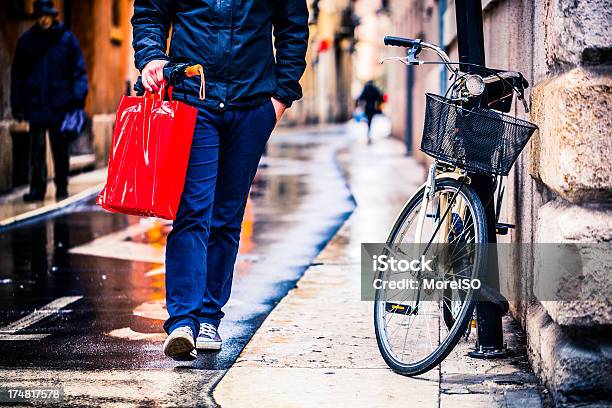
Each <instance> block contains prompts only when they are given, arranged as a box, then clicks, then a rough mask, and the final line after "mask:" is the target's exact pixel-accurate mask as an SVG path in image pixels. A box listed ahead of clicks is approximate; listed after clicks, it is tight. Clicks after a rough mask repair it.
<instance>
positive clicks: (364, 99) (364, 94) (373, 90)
mask: <svg viewBox="0 0 612 408" xmlns="http://www.w3.org/2000/svg"><path fill="white" fill-rule="evenodd" d="M383 101H384V96H383V94H382V92H381V91H380V89H378V87H377V86H376V85H375V84H374V81H368V82H366V84H365V86H364V87H363V91H361V95H359V98H357V105H358V106H359V105H360V104H363V105H365V106H364V112H365V115H366V118H367V120H368V144H371V143H372V119H374V115H376V114H377V113H380V105H381V104H382V103H383Z"/></svg>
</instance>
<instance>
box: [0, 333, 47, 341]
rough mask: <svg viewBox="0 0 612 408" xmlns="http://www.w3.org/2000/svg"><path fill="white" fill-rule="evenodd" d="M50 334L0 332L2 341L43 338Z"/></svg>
mask: <svg viewBox="0 0 612 408" xmlns="http://www.w3.org/2000/svg"><path fill="white" fill-rule="evenodd" d="M47 336H50V334H0V341H32V340H42V339H44V338H45V337H47Z"/></svg>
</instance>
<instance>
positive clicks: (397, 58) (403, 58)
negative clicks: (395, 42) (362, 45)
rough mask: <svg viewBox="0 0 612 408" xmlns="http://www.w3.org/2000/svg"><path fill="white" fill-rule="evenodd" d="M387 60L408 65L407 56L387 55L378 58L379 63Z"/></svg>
mask: <svg viewBox="0 0 612 408" xmlns="http://www.w3.org/2000/svg"><path fill="white" fill-rule="evenodd" d="M387 61H389V62H390V61H398V62H401V63H402V64H404V65H410V62H409V61H408V57H387V58H382V59H381V60H380V64H381V65H382V64H384V63H385V62H387Z"/></svg>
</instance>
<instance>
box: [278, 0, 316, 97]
mask: <svg viewBox="0 0 612 408" xmlns="http://www.w3.org/2000/svg"><path fill="white" fill-rule="evenodd" d="M272 24H273V25H274V47H275V48H276V92H275V94H274V97H275V98H276V99H277V100H279V101H280V102H282V103H283V104H284V105H286V106H287V107H290V106H291V104H292V103H293V101H296V100H298V99H300V98H301V97H302V87H301V86H300V82H299V81H300V78H301V77H302V75H303V74H304V70H305V69H306V50H307V48H308V6H307V5H306V0H280V1H277V2H276V7H275V13H274V18H273V21H272Z"/></svg>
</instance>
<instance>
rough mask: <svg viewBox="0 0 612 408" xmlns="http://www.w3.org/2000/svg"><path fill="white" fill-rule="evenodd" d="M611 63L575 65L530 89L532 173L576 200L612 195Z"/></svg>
mask: <svg viewBox="0 0 612 408" xmlns="http://www.w3.org/2000/svg"><path fill="white" fill-rule="evenodd" d="M611 107H612V69H610V68H605V69H596V70H595V69H592V70H586V69H583V68H577V69H574V70H572V71H569V72H566V73H565V74H562V75H559V76H557V77H555V78H553V79H551V80H547V81H544V82H541V83H539V84H538V85H537V86H536V87H535V88H534V90H533V93H532V121H534V122H535V123H536V124H537V125H538V126H539V127H540V130H539V132H538V133H536V135H535V136H534V137H533V139H532V142H531V159H532V166H531V174H532V176H533V177H535V178H536V179H539V180H540V181H542V182H543V183H544V184H545V185H546V186H547V187H548V188H550V189H551V190H552V191H554V192H555V193H557V194H558V195H560V196H561V197H563V198H565V199H566V200H568V201H570V202H574V203H582V202H585V201H586V202H588V201H612V172H611V171H610V169H611V168H612V137H610V128H611V127H612V116H611V115H610V108H611Z"/></svg>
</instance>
